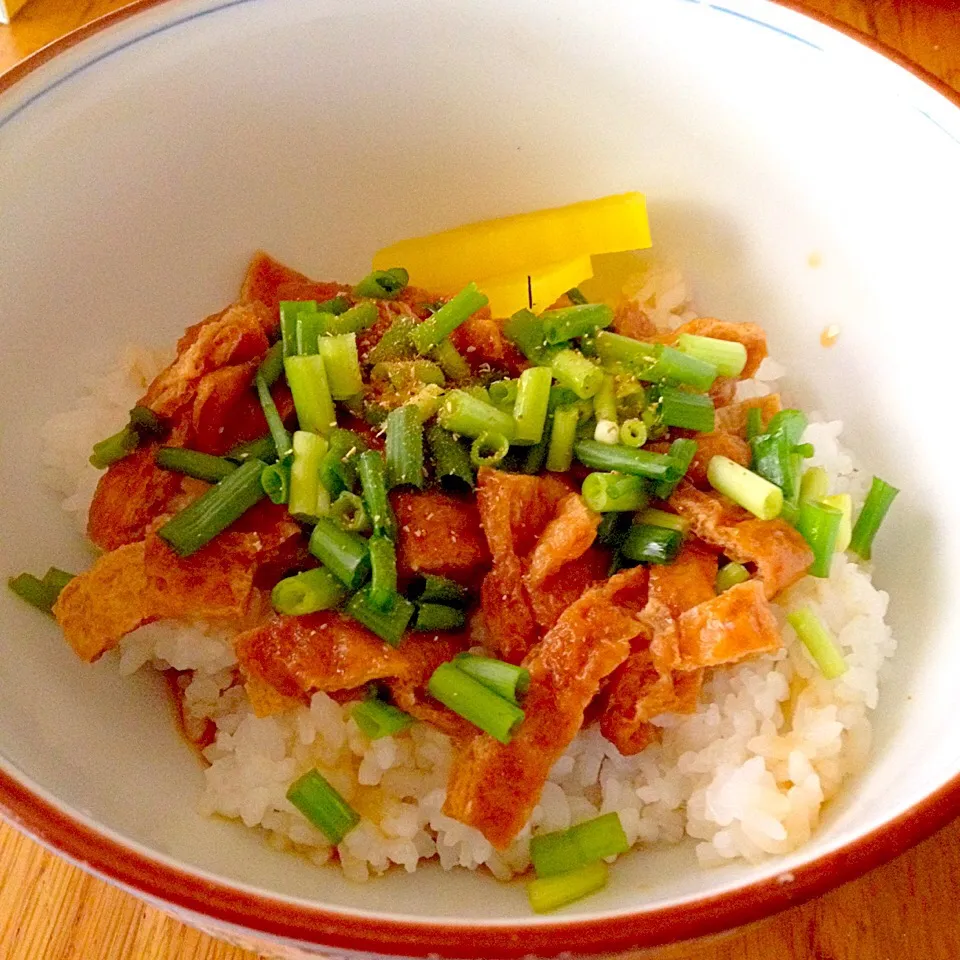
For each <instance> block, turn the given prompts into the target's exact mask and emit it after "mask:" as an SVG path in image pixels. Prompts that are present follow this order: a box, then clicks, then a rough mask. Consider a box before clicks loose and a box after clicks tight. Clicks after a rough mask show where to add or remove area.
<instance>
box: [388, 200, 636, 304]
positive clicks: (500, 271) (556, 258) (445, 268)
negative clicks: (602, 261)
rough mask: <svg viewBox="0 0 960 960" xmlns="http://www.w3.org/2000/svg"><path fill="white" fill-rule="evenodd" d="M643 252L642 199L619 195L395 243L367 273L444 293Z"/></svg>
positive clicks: (468, 225) (517, 215)
mask: <svg viewBox="0 0 960 960" xmlns="http://www.w3.org/2000/svg"><path fill="white" fill-rule="evenodd" d="M649 246H650V225H649V223H648V221H647V204H646V200H645V198H644V196H643V194H642V193H621V194H616V195H614V196H609V197H601V198H600V199H598V200H584V201H582V202H580V203H573V204H570V205H568V206H565V207H554V208H553V209H550V210H538V211H536V212H534V213H520V214H516V215H514V216H511V217H501V218H500V219H498V220H485V221H482V222H480V223H471V224H467V225H466V226H463V227H456V228H455V229H453V230H445V231H443V232H442V233H435V234H432V235H430V236H426V237H416V238H414V239H411V240H401V241H400V242H399V243H395V244H392V245H391V246H389V247H384V249H382V250H380V251H378V252H377V253H376V254H375V255H374V258H373V269H374V270H389V269H390V268H391V267H397V266H402V267H405V268H406V269H407V270H408V271H409V273H410V282H411V283H412V284H414V285H415V286H418V287H424V288H426V289H428V290H436V291H438V292H447V291H450V290H459V289H460V288H461V287H463V286H464V285H465V284H467V283H469V282H470V281H471V280H478V279H479V278H482V277H510V276H511V275H513V274H520V273H522V274H523V275H524V276H526V275H527V273H528V272H529V267H530V265H531V264H560V263H569V262H570V261H573V260H577V259H579V258H581V257H586V256H591V255H595V254H602V253H615V252H617V251H620V250H639V249H643V248H645V247H649ZM561 292H562V291H561Z"/></svg>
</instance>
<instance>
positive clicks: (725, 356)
mask: <svg viewBox="0 0 960 960" xmlns="http://www.w3.org/2000/svg"><path fill="white" fill-rule="evenodd" d="M677 347H678V348H679V349H680V351H681V352H682V353H685V354H687V356H689V357H695V358H696V359H697V360H703V361H704V362H706V363H712V364H713V366H715V367H716V368H717V373H718V374H719V375H720V376H721V377H739V376H740V374H741V373H743V368H744V367H745V366H746V365H747V348H746V347H745V346H744V345H743V344H742V343H738V342H737V341H736V340H718V339H717V338H715V337H699V336H697V335H696V334H693V333H681V334H680V336H679V337H677Z"/></svg>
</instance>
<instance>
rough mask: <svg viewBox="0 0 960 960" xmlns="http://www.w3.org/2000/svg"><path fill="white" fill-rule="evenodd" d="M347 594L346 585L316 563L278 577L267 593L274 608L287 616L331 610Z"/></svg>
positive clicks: (299, 615)
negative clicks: (299, 570) (281, 578)
mask: <svg viewBox="0 0 960 960" xmlns="http://www.w3.org/2000/svg"><path fill="white" fill-rule="evenodd" d="M346 596H347V588H346V587H345V586H344V585H343V584H342V583H341V582H340V580H339V579H338V578H337V577H335V576H334V575H333V574H332V573H331V572H330V571H329V570H327V568H326V567H316V568H315V569H314V570H306V571H304V572H303V573H298V574H296V575H295V576H292V577H286V578H285V579H283V580H281V581H280V582H279V583H278V584H277V585H276V586H275V587H274V588H273V591H272V593H271V594H270V600H271V602H272V603H273V609H274V610H276V611H277V613H283V614H286V615H287V616H290V617H301V616H303V615H304V614H307V613H316V612H317V611H318V610H332V609H333V608H334V607H338V606H339V605H340V604H341V603H342V602H343V600H344V598H345V597H346Z"/></svg>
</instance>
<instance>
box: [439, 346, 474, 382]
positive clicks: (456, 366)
mask: <svg viewBox="0 0 960 960" xmlns="http://www.w3.org/2000/svg"><path fill="white" fill-rule="evenodd" d="M430 356H431V357H432V358H433V359H434V360H435V361H436V362H437V363H439V364H440V369H441V370H442V371H443V372H444V373H445V374H446V375H447V376H448V377H449V378H450V379H451V380H469V379H470V364H469V363H467V361H466V360H464V359H463V357H462V356H460V353H459V351H458V350H457V348H456V347H455V346H454V345H453V344H452V343H451V342H450V341H449V340H441V341H440V342H439V343H438V344H437V345H436V346H435V347H434V348H433V349H432V350H431V351H430Z"/></svg>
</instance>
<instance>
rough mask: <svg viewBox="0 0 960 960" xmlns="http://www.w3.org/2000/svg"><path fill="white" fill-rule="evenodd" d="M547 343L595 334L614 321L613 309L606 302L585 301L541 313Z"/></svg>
mask: <svg viewBox="0 0 960 960" xmlns="http://www.w3.org/2000/svg"><path fill="white" fill-rule="evenodd" d="M540 322H541V323H542V324H543V333H544V338H545V339H546V341H547V343H565V342H566V341H567V340H572V339H573V338H574V337H588V336H593V335H594V334H595V333H596V332H597V331H598V330H602V329H603V328H604V327H609V326H610V324H611V323H613V310H612V309H611V308H610V307H608V306H607V305H606V304H605V303H584V304H578V305H576V306H573V307H561V308H560V309H558V310H547V311H545V312H544V313H541V314H540Z"/></svg>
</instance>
